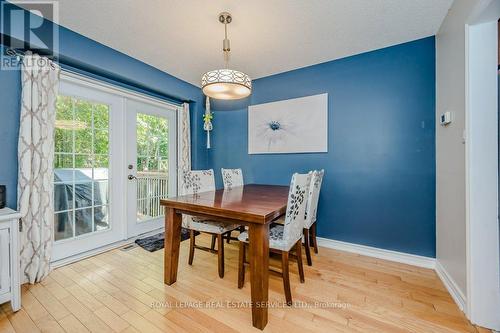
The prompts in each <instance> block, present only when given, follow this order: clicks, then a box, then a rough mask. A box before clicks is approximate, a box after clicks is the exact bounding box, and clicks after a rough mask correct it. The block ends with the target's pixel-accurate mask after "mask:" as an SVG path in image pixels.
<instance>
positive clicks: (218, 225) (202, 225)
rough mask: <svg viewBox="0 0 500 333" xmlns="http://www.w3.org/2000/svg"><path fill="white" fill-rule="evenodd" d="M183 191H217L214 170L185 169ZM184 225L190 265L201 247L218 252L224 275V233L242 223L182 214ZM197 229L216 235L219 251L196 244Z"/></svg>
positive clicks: (189, 193) (221, 270)
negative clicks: (187, 236)
mask: <svg viewBox="0 0 500 333" xmlns="http://www.w3.org/2000/svg"><path fill="white" fill-rule="evenodd" d="M182 180H183V181H182V184H181V188H182V191H181V193H182V194H183V195H197V194H198V193H201V192H207V191H215V178H214V171H213V170H212V169H210V170H196V171H184V173H183V177H182ZM182 226H183V227H184V228H186V229H189V235H190V237H189V261H188V263H189V265H192V264H193V259H194V250H195V249H199V250H203V251H207V252H211V253H217V260H218V270H219V277H220V278H223V277H224V242H223V237H222V236H223V235H224V234H227V233H228V232H231V230H234V229H236V228H238V227H240V225H238V224H230V223H228V224H226V223H224V222H219V221H212V220H209V219H206V218H200V217H196V216H191V215H187V214H183V215H182ZM196 231H198V232H202V233H207V234H210V235H212V236H215V238H216V239H217V251H215V250H214V249H212V248H208V247H204V246H199V245H196Z"/></svg>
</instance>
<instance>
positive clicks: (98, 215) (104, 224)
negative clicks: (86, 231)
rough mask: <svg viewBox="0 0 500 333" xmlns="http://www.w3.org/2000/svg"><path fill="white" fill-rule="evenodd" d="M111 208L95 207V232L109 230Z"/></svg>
mask: <svg viewBox="0 0 500 333" xmlns="http://www.w3.org/2000/svg"><path fill="white" fill-rule="evenodd" d="M108 212H109V208H108V206H100V207H94V224H95V226H94V230H96V231H100V230H106V229H109V213H108Z"/></svg>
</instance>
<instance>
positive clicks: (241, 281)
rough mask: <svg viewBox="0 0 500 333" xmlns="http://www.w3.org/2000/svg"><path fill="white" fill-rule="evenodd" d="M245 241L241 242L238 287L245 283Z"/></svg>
mask: <svg viewBox="0 0 500 333" xmlns="http://www.w3.org/2000/svg"><path fill="white" fill-rule="evenodd" d="M245 249H246V246H245V242H240V255H239V260H238V288H239V289H241V288H243V285H244V284H245Z"/></svg>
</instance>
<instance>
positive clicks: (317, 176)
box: [304, 170, 325, 266]
mask: <svg viewBox="0 0 500 333" xmlns="http://www.w3.org/2000/svg"><path fill="white" fill-rule="evenodd" d="M324 174H325V170H320V171H316V170H315V171H313V172H312V176H311V184H310V186H309V197H308V200H307V206H306V222H305V224H304V246H305V249H306V258H307V265H309V266H312V259H311V247H310V245H312V246H313V247H314V252H315V253H318V242H317V240H316V215H317V213H318V201H319V193H320V191H321V183H322V182H323V175H324Z"/></svg>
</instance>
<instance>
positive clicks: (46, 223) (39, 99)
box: [17, 54, 59, 283]
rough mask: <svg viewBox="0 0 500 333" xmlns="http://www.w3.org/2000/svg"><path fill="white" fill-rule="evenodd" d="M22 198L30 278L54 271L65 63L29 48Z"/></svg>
mask: <svg viewBox="0 0 500 333" xmlns="http://www.w3.org/2000/svg"><path fill="white" fill-rule="evenodd" d="M21 82H22V96H21V122H20V127H19V142H18V164H19V174H18V185H17V193H18V194H17V196H18V198H17V200H18V201H17V204H18V209H19V211H20V212H21V221H22V225H23V232H22V233H21V272H23V273H24V278H25V280H28V281H29V282H30V283H35V282H39V281H41V280H42V279H43V278H44V277H46V276H47V274H48V273H49V263H50V256H51V251H52V242H53V223H54V206H53V197H54V194H53V184H52V182H53V178H54V175H53V174H54V167H53V159H54V127H55V102H56V98H57V92H58V87H59V67H58V66H57V65H56V64H55V63H53V62H52V61H50V60H49V59H47V58H44V57H40V56H38V55H36V54H26V55H25V57H24V59H23V62H22V65H21Z"/></svg>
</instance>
